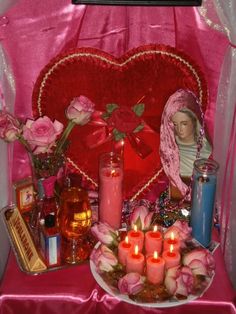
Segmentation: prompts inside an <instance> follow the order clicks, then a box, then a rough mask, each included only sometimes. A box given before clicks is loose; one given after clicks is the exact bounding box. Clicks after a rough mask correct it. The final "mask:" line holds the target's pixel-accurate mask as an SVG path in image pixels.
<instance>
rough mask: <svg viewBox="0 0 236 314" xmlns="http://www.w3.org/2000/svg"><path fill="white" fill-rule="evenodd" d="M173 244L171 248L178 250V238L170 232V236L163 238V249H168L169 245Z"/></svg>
mask: <svg viewBox="0 0 236 314" xmlns="http://www.w3.org/2000/svg"><path fill="white" fill-rule="evenodd" d="M171 245H173V250H174V251H178V250H179V248H180V240H179V239H178V238H176V237H175V236H174V233H173V232H171V235H170V238H166V239H164V245H163V251H168V250H170V246H171Z"/></svg>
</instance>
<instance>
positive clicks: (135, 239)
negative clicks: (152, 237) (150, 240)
mask: <svg viewBox="0 0 236 314" xmlns="http://www.w3.org/2000/svg"><path fill="white" fill-rule="evenodd" d="M128 237H129V241H130V243H131V244H132V245H133V246H134V247H135V245H138V249H139V251H142V249H143V243H144V233H143V232H142V231H141V230H138V228H137V226H136V225H134V229H133V230H130V231H129V232H128Z"/></svg>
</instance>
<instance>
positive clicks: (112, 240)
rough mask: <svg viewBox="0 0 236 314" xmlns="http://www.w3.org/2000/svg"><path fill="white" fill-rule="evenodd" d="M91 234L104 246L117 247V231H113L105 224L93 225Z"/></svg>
mask: <svg viewBox="0 0 236 314" xmlns="http://www.w3.org/2000/svg"><path fill="white" fill-rule="evenodd" d="M91 232H92V234H93V235H94V236H95V237H96V238H97V239H98V240H99V241H100V242H101V243H103V244H105V245H108V246H110V245H112V244H114V245H117V244H118V241H117V240H118V235H119V233H118V231H116V230H115V229H113V228H112V227H111V226H110V225H108V224H107V223H103V222H99V223H97V224H94V225H93V226H92V228H91Z"/></svg>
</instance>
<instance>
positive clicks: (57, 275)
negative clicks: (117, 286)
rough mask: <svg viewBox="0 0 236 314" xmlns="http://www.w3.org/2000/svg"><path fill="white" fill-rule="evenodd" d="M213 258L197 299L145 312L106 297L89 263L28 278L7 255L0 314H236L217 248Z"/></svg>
mask: <svg viewBox="0 0 236 314" xmlns="http://www.w3.org/2000/svg"><path fill="white" fill-rule="evenodd" d="M214 256H215V259H216V274H215V277H214V279H213V282H212V285H211V286H210V287H209V289H208V290H207V291H206V292H205V294H204V295H203V296H202V297H201V298H199V299H197V300H195V301H191V302H189V303H187V304H184V305H180V306H176V307H170V308H148V307H141V306H137V305H132V304H128V303H126V302H123V301H120V300H118V299H117V298H114V297H112V296H111V295H109V294H107V293H106V292H105V291H104V290H103V289H102V288H101V287H100V286H99V285H98V284H97V283H96V281H95V280H94V278H93V275H92V273H91V271H90V266H89V263H85V264H83V265H79V266H73V267H70V268H67V269H63V270H59V271H53V272H48V273H44V274H41V275H36V276H32V275H28V274H25V273H23V272H22V271H21V270H20V269H19V267H18V265H17V262H16V259H15V256H14V255H13V254H12V253H11V254H10V256H9V260H8V264H7V267H6V271H5V275H4V277H3V280H2V283H1V286H0V314H12V313H14V314H25V313H34V314H39V313H43V314H54V313H55V314H60V313H63V314H64V313H73V314H77V313H84V314H88V313H97V314H99V313H101V314H104V313H110V312H111V311H112V313H117V314H118V313H122V314H125V313H129V314H130V313H132V312H135V314H145V313H148V314H152V313H155V314H163V313H167V312H168V314H188V313H191V314H199V313H202V314H206V313H207V314H236V307H235V301H236V299H235V291H234V290H233V288H232V286H231V283H230V281H229V278H228V275H227V273H226V270H225V265H224V260H223V256H222V254H221V250H220V247H218V248H217V249H216V251H215V253H214Z"/></svg>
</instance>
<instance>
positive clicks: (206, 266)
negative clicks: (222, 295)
mask: <svg viewBox="0 0 236 314" xmlns="http://www.w3.org/2000/svg"><path fill="white" fill-rule="evenodd" d="M183 264H184V265H186V266H188V267H189V268H191V270H192V272H193V274H194V275H203V276H209V277H211V276H212V275H213V272H214V269H215V260H214V258H213V256H212V254H211V253H209V252H208V251H207V250H206V249H204V248H197V249H194V250H192V251H191V252H189V253H187V254H185V255H184V256H183Z"/></svg>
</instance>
